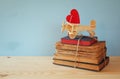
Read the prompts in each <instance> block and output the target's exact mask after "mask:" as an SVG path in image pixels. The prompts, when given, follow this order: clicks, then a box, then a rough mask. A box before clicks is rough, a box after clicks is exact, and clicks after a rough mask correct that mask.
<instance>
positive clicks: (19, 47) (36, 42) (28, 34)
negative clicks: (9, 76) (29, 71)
mask: <svg viewBox="0 0 120 79" xmlns="http://www.w3.org/2000/svg"><path fill="white" fill-rule="evenodd" d="M72 8H76V9H77V10H78V11H79V13H80V17H81V24H85V25H88V24H89V22H90V20H91V19H95V20H96V21H97V29H96V35H97V36H98V38H99V40H106V42H107V48H108V55H115V56H116V55H120V52H119V51H120V0H0V55H1V56H6V55H7V56H8V55H9V56H31V55H32V56H40V55H42V56H44V55H53V53H55V46H54V44H55V42H56V41H58V40H60V38H61V37H63V36H66V33H61V23H62V21H64V20H65V17H66V15H67V14H69V12H70V10H71V9H72Z"/></svg>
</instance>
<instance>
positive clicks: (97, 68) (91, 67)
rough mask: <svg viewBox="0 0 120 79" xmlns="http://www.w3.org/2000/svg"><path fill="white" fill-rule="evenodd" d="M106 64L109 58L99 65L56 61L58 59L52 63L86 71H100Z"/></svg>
mask: <svg viewBox="0 0 120 79" xmlns="http://www.w3.org/2000/svg"><path fill="white" fill-rule="evenodd" d="M108 63H109V57H106V58H105V59H104V60H103V61H102V62H100V63H99V64H89V63H81V62H73V61H65V60H58V59H54V61H53V64H57V65H62V66H69V67H74V68H81V69H87V70H93V71H100V70H102V69H103V68H104V67H105V66H106V65H107V64H108Z"/></svg>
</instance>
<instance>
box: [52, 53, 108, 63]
mask: <svg viewBox="0 0 120 79" xmlns="http://www.w3.org/2000/svg"><path fill="white" fill-rule="evenodd" d="M105 57H106V52H103V53H102V54H101V55H100V56H98V57H94V56H92V57H91V56H81V55H77V56H76V55H75V54H74V55H67V54H61V53H57V52H56V53H55V54H54V57H53V58H54V59H60V60H68V61H77V62H85V63H93V64H99V63H100V62H101V61H102V60H103V59H104V58H105Z"/></svg>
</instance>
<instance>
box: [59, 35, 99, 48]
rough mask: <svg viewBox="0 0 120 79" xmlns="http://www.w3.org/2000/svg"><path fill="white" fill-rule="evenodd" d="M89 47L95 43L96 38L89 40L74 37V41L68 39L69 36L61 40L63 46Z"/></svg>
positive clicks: (82, 37)
mask: <svg viewBox="0 0 120 79" xmlns="http://www.w3.org/2000/svg"><path fill="white" fill-rule="evenodd" d="M78 41H79V45H83V46H90V45H92V44H94V43H96V42H97V37H94V38H91V37H89V36H76V38H74V39H70V38H69V36H66V37H63V38H61V42H62V43H64V44H74V45H77V44H78Z"/></svg>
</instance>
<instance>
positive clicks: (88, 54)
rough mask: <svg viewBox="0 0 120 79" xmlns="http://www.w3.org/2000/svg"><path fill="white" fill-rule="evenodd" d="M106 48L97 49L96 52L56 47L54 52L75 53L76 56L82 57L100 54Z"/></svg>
mask: <svg viewBox="0 0 120 79" xmlns="http://www.w3.org/2000/svg"><path fill="white" fill-rule="evenodd" d="M106 50H107V49H106V48H104V49H102V50H100V51H98V52H92V53H91V52H83V51H78V52H77V51H74V50H63V49H56V52H57V53H59V54H65V55H75V54H76V53H77V55H78V56H83V57H88V56H89V57H99V56H100V55H101V54H103V53H104V52H106Z"/></svg>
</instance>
